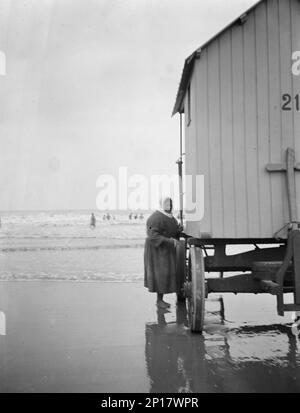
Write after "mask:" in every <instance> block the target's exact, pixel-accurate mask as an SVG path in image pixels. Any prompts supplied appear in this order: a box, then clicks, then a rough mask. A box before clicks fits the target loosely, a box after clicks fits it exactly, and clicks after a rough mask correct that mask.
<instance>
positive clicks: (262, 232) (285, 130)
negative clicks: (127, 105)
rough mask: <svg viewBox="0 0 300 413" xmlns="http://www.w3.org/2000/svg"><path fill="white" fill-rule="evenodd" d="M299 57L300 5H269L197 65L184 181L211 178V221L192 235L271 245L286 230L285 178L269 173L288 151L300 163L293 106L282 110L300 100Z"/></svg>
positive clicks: (298, 121) (299, 120) (299, 131)
mask: <svg viewBox="0 0 300 413" xmlns="http://www.w3.org/2000/svg"><path fill="white" fill-rule="evenodd" d="M296 50H299V51H300V1H298V0H265V1H264V2H262V3H260V4H259V5H258V6H257V7H256V8H255V9H253V10H252V11H251V12H250V13H249V14H248V18H247V21H246V22H245V23H244V24H242V25H240V24H235V25H233V26H231V27H230V28H229V29H227V30H226V31H224V32H223V33H222V34H221V35H220V36H218V37H217V38H216V39H215V40H213V41H212V42H211V43H209V44H208V46H207V47H206V48H205V49H204V50H203V51H202V53H201V58H200V59H198V60H196V63H195V67H194V71H193V75H192V78H191V93H192V121H191V123H190V125H187V124H186V153H187V155H186V173H188V174H203V175H204V176H205V216H204V219H203V220H202V221H201V223H197V225H196V224H195V223H194V222H191V223H189V225H188V232H189V233H190V234H191V235H193V236H197V237H198V236H200V235H201V232H202V233H203V232H205V233H210V234H211V235H212V236H213V237H215V238H250V237H251V238H252V237H255V238H269V237H273V235H274V233H275V232H276V231H278V230H279V229H280V228H281V227H282V226H284V224H285V223H287V222H288V206H287V193H286V182H285V176H284V174H281V173H273V174H270V173H268V172H267V171H266V169H265V167H266V165H267V164H268V163H281V162H283V161H284V160H285V150H286V148H287V147H293V148H295V150H296V157H297V161H298V162H300V112H299V111H296V108H295V100H294V106H293V110H290V111H283V110H282V104H283V103H282V95H283V94H285V93H288V94H290V95H291V96H292V97H293V99H294V98H295V96H296V95H297V94H299V93H300V76H293V74H292V70H291V67H292V53H293V51H296ZM185 107H186V101H185ZM296 174H297V184H296V185H297V197H298V214H299V217H298V218H299V219H300V208H299V205H300V173H299V172H297V173H296ZM199 224H200V225H199Z"/></svg>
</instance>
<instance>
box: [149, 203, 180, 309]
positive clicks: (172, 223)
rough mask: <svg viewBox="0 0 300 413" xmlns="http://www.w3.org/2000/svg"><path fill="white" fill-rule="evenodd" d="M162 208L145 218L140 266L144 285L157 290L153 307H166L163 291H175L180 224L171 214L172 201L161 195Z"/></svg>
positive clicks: (167, 292)
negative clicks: (143, 250) (145, 226)
mask: <svg viewBox="0 0 300 413" xmlns="http://www.w3.org/2000/svg"><path fill="white" fill-rule="evenodd" d="M161 206H162V209H161V210H160V211H156V212H154V213H153V214H152V215H151V216H150V217H149V218H148V220H147V239H146V242H145V252H144V266H145V287H146V288H148V289H149V291H150V292H152V293H157V306H158V307H160V308H167V307H170V304H168V303H166V302H165V301H164V300H163V295H164V294H171V293H177V292H178V286H177V280H176V246H177V245H178V243H179V241H178V240H179V236H180V233H181V231H182V227H181V226H180V225H179V224H178V222H177V220H176V218H174V216H173V215H172V210H173V202H172V199H171V198H165V199H164V200H162V202H161Z"/></svg>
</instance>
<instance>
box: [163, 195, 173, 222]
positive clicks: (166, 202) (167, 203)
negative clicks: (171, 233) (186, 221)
mask: <svg viewBox="0 0 300 413" xmlns="http://www.w3.org/2000/svg"><path fill="white" fill-rule="evenodd" d="M172 208H173V201H172V199H171V198H170V197H168V196H165V197H163V198H161V200H160V212H162V213H163V214H165V215H167V216H168V217H170V218H172V217H173V214H172Z"/></svg>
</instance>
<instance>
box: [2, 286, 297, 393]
mask: <svg viewBox="0 0 300 413" xmlns="http://www.w3.org/2000/svg"><path fill="white" fill-rule="evenodd" d="M223 297H224V299H222V298H220V296H219V295H211V296H209V298H208V300H207V305H206V307H207V311H206V317H205V331H204V334H203V335H193V334H191V333H190V331H189V327H188V317H187V312H186V307H185V306H184V305H181V306H176V304H175V296H174V295H172V296H169V297H168V300H169V301H170V302H171V304H172V306H171V309H170V311H169V312H165V311H159V312H157V310H156V307H155V296H154V295H152V294H149V293H148V292H147V291H146V290H145V289H144V287H143V285H142V284H141V283H97V282H90V283H76V282H69V281H68V282H54V281H52V282H47V281H32V282H22V281H18V282H13V281H6V282H5V281H3V282H1V283H0V312H1V317H0V322H1V328H0V392H2V393H3V392H97V393H109V392H112V393H113V392H124V393H127V392H133V393H139V392H146V393H148V392H159V393H166V392H175V393H178V392H186V393H187V392H194V393H199V392H221V393H224V392H226V393H228V392H230V393H232V392H300V344H299V341H298V339H297V338H296V337H295V336H293V335H292V334H291V329H290V324H291V317H290V315H289V316H287V317H285V318H282V317H278V316H277V315H276V304H275V298H274V297H271V296H268V295H264V296H252V295H239V296H234V295H231V294H229V295H224V296H223ZM4 318H5V322H6V323H5V324H6V325H5V326H4V325H3V324H4Z"/></svg>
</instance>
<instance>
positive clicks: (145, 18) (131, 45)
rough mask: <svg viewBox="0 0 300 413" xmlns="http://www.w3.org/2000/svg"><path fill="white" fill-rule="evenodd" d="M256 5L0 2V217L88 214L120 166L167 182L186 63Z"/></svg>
mask: <svg viewBox="0 0 300 413" xmlns="http://www.w3.org/2000/svg"><path fill="white" fill-rule="evenodd" d="M254 3H256V1H255V0H254V1H253V0H230V1H229V0H227V1H225V0H28V1H27V0H0V50H1V51H3V52H5V54H6V59H7V68H6V71H7V73H6V76H1V77H0V142H1V146H0V168H1V169H0V209H1V210H14V209H16V210H22V209H85V208H92V209H93V208H95V202H96V196H97V192H98V190H97V188H96V180H97V177H98V176H99V175H101V174H113V175H117V173H118V168H119V167H120V166H126V167H128V173H129V174H136V173H138V174H145V175H146V176H150V175H151V174H164V173H165V174H169V175H171V174H175V173H176V172H177V169H176V164H175V162H176V160H177V158H178V156H179V145H178V135H179V128H178V122H179V120H178V117H174V118H171V112H172V109H173V105H174V102H175V97H176V93H177V88H178V84H179V81H180V77H181V73H182V69H183V64H184V60H185V58H186V57H187V56H188V55H190V54H191V53H192V52H193V51H194V50H195V49H196V48H198V47H199V46H201V44H202V43H204V42H205V41H206V40H208V39H209V38H210V37H211V36H213V35H214V34H215V33H216V32H217V31H219V30H220V29H222V28H223V27H224V26H225V25H227V24H228V23H230V22H231V21H232V20H233V19H235V18H236V17H238V16H239V15H240V14H242V13H243V12H244V11H245V10H246V9H247V8H249V7H250V6H252V5H253V4H254Z"/></svg>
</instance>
